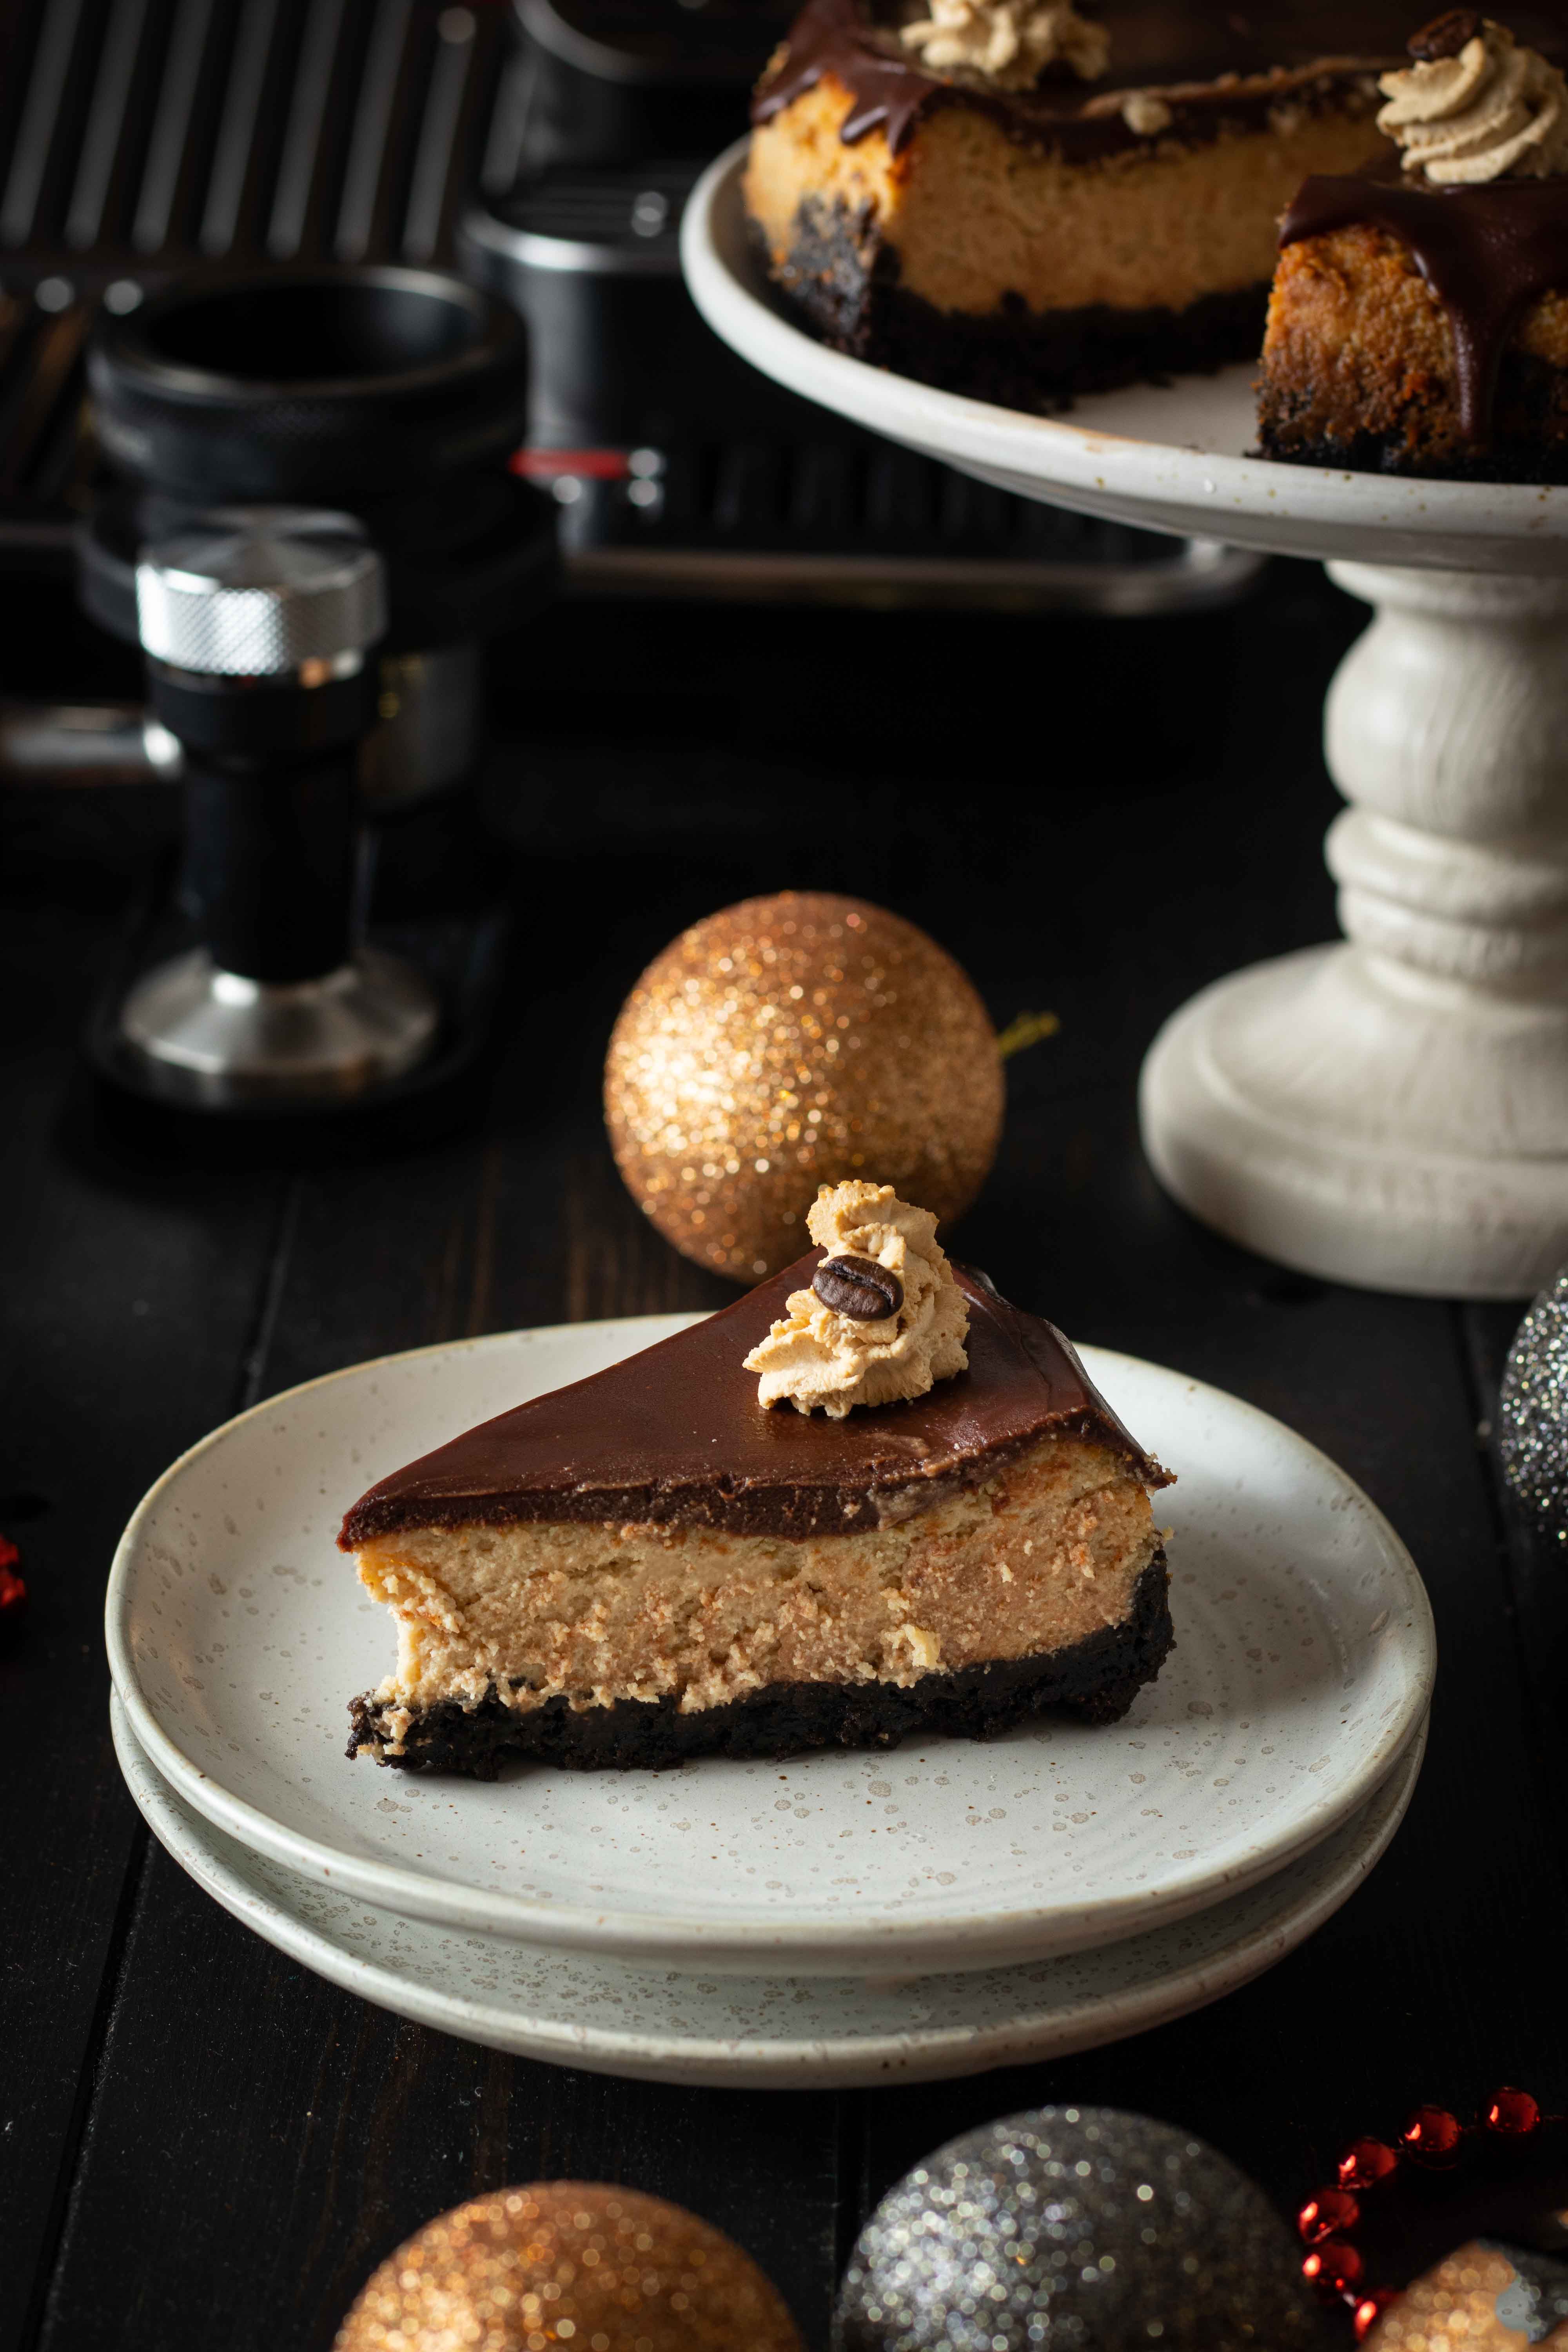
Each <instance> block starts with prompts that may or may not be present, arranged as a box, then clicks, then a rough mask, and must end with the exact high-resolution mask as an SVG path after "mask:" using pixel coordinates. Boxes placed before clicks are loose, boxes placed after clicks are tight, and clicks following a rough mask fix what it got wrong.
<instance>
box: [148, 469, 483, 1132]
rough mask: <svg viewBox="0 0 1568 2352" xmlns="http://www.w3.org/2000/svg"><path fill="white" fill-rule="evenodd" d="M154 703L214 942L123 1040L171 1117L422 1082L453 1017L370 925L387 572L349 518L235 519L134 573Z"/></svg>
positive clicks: (161, 987) (289, 514)
mask: <svg viewBox="0 0 1568 2352" xmlns="http://www.w3.org/2000/svg"><path fill="white" fill-rule="evenodd" d="M136 604H137V618H138V625H139V630H140V635H141V639H142V647H143V649H144V651H145V653H146V656H147V677H148V698H149V701H150V703H151V706H152V709H153V713H154V714H155V716H156V717H157V718H158V719H159V720H160V721H161V722H162V724H163V726H164V727H166V728H167V729H168V730H169V732H170V733H171V734H172V735H174V736H175V737H176V738H177V739H178V740H179V742H180V744H181V746H182V748H183V750H184V773H185V791H186V822H187V825H188V828H189V836H190V838H189V851H190V857H189V866H190V871H191V872H192V874H193V875H194V877H195V883H196V888H197V893H198V896H199V898H200V900H201V905H202V910H203V929H204V931H205V945H204V946H203V947H200V948H197V949H195V950H191V951H189V952H188V953H186V954H184V955H181V956H177V957H175V958H174V961H172V962H169V963H164V964H161V965H159V966H158V967H157V969H156V970H154V971H151V972H149V973H148V974H147V975H146V977H145V978H144V979H142V980H141V981H140V982H137V984H136V985H135V987H134V988H132V991H131V992H130V994H129V995H128V996H127V998H126V1000H125V1003H124V1006H123V1008H122V1011H121V1034H122V1039H123V1041H124V1043H125V1044H127V1045H129V1046H130V1047H131V1048H132V1051H133V1052H134V1054H135V1055H137V1056H138V1058H139V1061H140V1064H141V1067H142V1075H143V1078H144V1081H145V1083H146V1084H147V1086H148V1087H149V1088H150V1090H151V1091H153V1092H154V1093H156V1094H158V1095H160V1096H162V1097H164V1098H165V1099H167V1100H169V1101H172V1102H181V1103H184V1104H186V1105H189V1106H192V1107H195V1108H202V1107H205V1108H212V1109H224V1110H232V1109H238V1108H244V1107H245V1106H247V1104H254V1105H255V1106H256V1107H257V1108H268V1107H271V1108H279V1107H283V1106H286V1105H287V1104H288V1103H289V1102H290V1101H298V1102H300V1104H306V1103H309V1102H311V1101H314V1102H317V1103H319V1104H321V1107H323V1108H324V1107H326V1106H327V1105H328V1104H329V1103H331V1101H332V1100H338V1101H346V1100H348V1099H350V1098H352V1097H356V1096H360V1095H363V1094H364V1093H366V1092H367V1091H369V1090H372V1089H374V1088H375V1087H379V1086H381V1085H384V1084H385V1083H387V1082H388V1081H390V1080H392V1079H394V1078H396V1077H398V1076H401V1075H402V1074H403V1073H404V1072H405V1071H407V1070H410V1069H412V1068H413V1067H414V1066H415V1065H416V1063H417V1062H419V1061H420V1060H421V1059H422V1058H423V1057H424V1055H426V1053H427V1052H428V1051H429V1049H430V1047H431V1045H433V1043H434V1041H435V1037H436V1032H437V1024H438V1019H439V1014H438V1008H437V1003H436V1000H435V997H434V995H433V994H432V992H431V991H430V989H429V987H428V986H427V984H426V981H425V980H424V978H423V976H422V975H421V974H420V973H419V972H417V971H415V970H414V969H413V968H412V967H411V966H410V965H408V964H406V963H405V962H403V961H400V960H399V959H398V958H396V957H394V956H390V955H386V954H384V953H383V952H381V951H380V950H377V949H374V948H369V947H365V946H364V945H363V944H362V943H361V942H360V940H359V938H358V933H359V929H360V904H359V901H360V896H361V893H360V888H359V878H358V877H359V865H360V860H359V811H360V796H359V785H358V778H357V769H356V761H357V753H358V747H359V743H360V740H361V738H362V737H363V735H364V733H365V732H366V730H368V729H369V728H370V727H371V726H372V725H373V724H374V719H375V715H376V692H377V680H376V668H375V665H374V662H372V661H370V660H368V659H367V656H369V655H370V653H371V651H372V649H373V648H374V646H375V645H376V644H377V642H378V641H379V639H380V638H381V637H382V636H383V635H384V632H385V628H386V594H385V584H384V575H383V570H382V563H381V559H380V557H379V556H378V555H377V553H376V551H375V550H374V548H373V547H372V546H371V544H370V542H369V541H368V540H367V539H366V537H365V535H364V533H363V530H362V529H361V527H360V525H359V524H358V523H357V522H355V521H354V520H353V518H352V517H351V516H348V515H343V514H337V513H331V512H326V511H317V510H315V509H309V508H300V507H249V508H246V507H233V508H224V509H218V510H216V511H215V512H214V513H212V514H211V515H207V516H204V517H202V518H200V520H198V521H197V522H196V523H195V524H194V525H193V526H192V527H190V528H189V529H187V530H183V531H182V532H181V533H180V534H179V535H178V536H177V537H174V538H169V539H166V540H163V541H155V542H153V543H152V544H150V545H149V546H147V547H146V548H145V549H144V550H143V551H142V556H141V559H140V561H139V562H138V564H137V569H136Z"/></svg>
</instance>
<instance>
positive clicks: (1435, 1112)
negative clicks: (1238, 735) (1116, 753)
mask: <svg viewBox="0 0 1568 2352" xmlns="http://www.w3.org/2000/svg"><path fill="white" fill-rule="evenodd" d="M746 155H747V147H746V142H740V143H739V144H738V145H737V146H736V147H734V148H733V149H732V150H731V151H730V152H729V153H727V154H726V155H723V156H721V157H720V159H719V160H718V161H717V162H716V163H714V164H713V165H712V166H711V167H710V171H709V172H708V173H707V175H706V177H705V178H704V180H703V181H702V182H701V183H700V184H699V186H698V188H697V190H696V191H695V193H694V195H693V198H692V201H691V204H690V205H689V210H688V212H687V215H686V219H685V224H684V229H683V258H684V266H685V269H686V274H687V282H688V284H689V288H690V289H691V292H692V295H693V297H694V299H695V300H696V302H697V305H698V307H699V309H700V310H701V311H702V313H703V315H704V317H705V318H706V319H707V320H708V322H709V324H710V326H711V327H712V328H713V329H714V331H716V332H717V333H718V334H720V335H721V337H722V338H723V339H724V340H725V341H727V342H729V343H730V344H731V346H732V347H733V348H734V349H735V350H736V351H738V352H740V353H741V354H742V356H743V357H744V358H746V359H748V360H750V361H751V362H752V364H753V365H755V366H757V367H759V368H761V369H762V370H763V372H764V373H767V374H769V375H772V376H773V377H774V378H775V379H776V380H777V381H779V382H780V383H785V384H787V385H788V386H789V387H790V388H791V389H792V390H794V391H795V392H798V393H801V394H804V395H805V396H806V397H807V398H810V399H815V400H817V401H820V402H821V403H822V404H824V405H825V406H826V407H829V408H833V409H837V410H838V411H839V412H840V413H841V414H844V415H853V416H855V417H857V418H858V419H859V420H860V422H861V423H863V424H865V425H869V426H871V427H872V428H873V429H875V430H877V431H879V432H882V433H885V434H886V435H888V436H889V438H890V439H892V440H895V441H899V442H901V443H903V444H904V445H905V446H908V447H910V448H914V449H917V450H920V451H921V452H922V453H924V454H925V455H927V456H930V457H937V458H941V459H942V460H944V461H945V462H946V463H948V464H950V465H953V466H957V467H961V468H962V469H963V470H964V471H966V472H969V473H971V474H973V475H975V476H977V477H978V478H981V479H982V480H985V481H989V482H994V483H997V484H999V485H1000V486H1002V487H1004V488H1007V489H1009V490H1012V491H1015V492H1016V493H1017V494H1019V495H1020V496H1023V497H1031V498H1037V499H1044V500H1045V501H1046V502H1047V503H1048V504H1054V505H1058V506H1064V507H1068V508H1072V509H1077V510H1079V511H1080V512H1084V513H1089V514H1096V515H1101V516H1106V517H1110V518H1111V519H1114V520H1120V521H1124V522H1128V523H1133V524H1137V525H1141V526H1142V527H1143V528H1145V529H1149V530H1166V531H1173V532H1179V533H1182V534H1184V535H1186V536H1191V537H1197V538H1208V539H1223V540H1225V541H1228V542H1229V543H1231V544H1233V545H1236V546H1240V547H1247V548H1255V549H1259V550H1264V551H1272V552H1277V553H1280V554H1290V555H1301V556H1316V557H1321V558H1322V559H1324V560H1325V561H1326V562H1327V563H1328V565H1329V570H1330V573H1331V577H1332V578H1333V579H1334V580H1335V581H1336V582H1337V583H1338V584H1339V585H1340V586H1341V587H1342V588H1344V589H1346V590H1347V591H1348V592H1349V593H1351V594H1352V595H1354V596H1358V597H1360V598H1362V599H1363V600H1364V601H1365V602H1366V603H1367V604H1370V605H1371V606H1372V607H1373V621H1372V624H1371V626H1370V627H1369V628H1368V629H1367V631H1366V633H1365V634H1364V635H1363V637H1362V638H1361V639H1360V641H1359V642H1358V643H1357V644H1356V645H1355V646H1353V647H1352V650H1351V652H1350V654H1349V655H1348V656H1346V658H1345V660H1344V662H1343V664H1342V667H1341V668H1340V671H1339V673H1338V675H1337V677H1335V679H1334V681H1333V683H1332V686H1331V689H1330V693H1329V697H1328V702H1327V706H1326V710H1325V739H1326V746H1327V756H1328V762H1329V767H1330V770H1331V773H1332V775H1333V777H1334V780H1335V782H1336V783H1337V784H1338V785H1339V787H1340V789H1341V791H1342V793H1344V796H1345V798H1346V801H1347V802H1348V803H1349V806H1348V807H1347V808H1346V810H1345V811H1344V812H1343V814H1341V815H1340V816H1339V817H1338V818H1337V819H1336V820H1335V823H1334V824H1333V825H1332V826H1331V830H1330V833H1329V835H1328V841H1327V850H1326V854H1327V857H1328V862H1329V865H1330V867H1331V871H1332V873H1333V875H1334V877H1335V878H1336V880H1337V881H1338V883H1339V885H1340V901H1339V905H1340V918H1341V921H1342V926H1343V929H1344V933H1345V937H1344V938H1343V939H1342V940H1341V941H1340V942H1339V943H1337V944H1335V945H1332V946H1326V947H1322V948H1316V949H1312V950H1308V951H1306V952H1304V953H1298V954H1293V955H1289V956H1283V957H1280V958H1278V959H1276V960H1274V961H1270V962H1267V963H1263V964H1260V965H1258V966H1256V967H1254V968H1253V969H1252V970H1250V971H1244V972H1240V973H1237V974H1235V975H1234V976H1232V977H1231V978H1229V979H1226V980H1223V981H1221V982H1217V983H1216V984H1215V985H1214V986H1212V987H1210V988H1208V989H1205V991H1204V992H1202V993H1201V994H1200V995H1199V996H1197V997H1195V998H1194V1000H1193V1001H1192V1002H1191V1003H1189V1004H1187V1005H1185V1006H1184V1008H1183V1009H1182V1010H1181V1011H1180V1012H1178V1013H1176V1014H1175V1015H1174V1016H1173V1018H1172V1019H1171V1020H1170V1021H1169V1022H1168V1023H1167V1024H1166V1025H1165V1026H1164V1028H1163V1030H1162V1031H1161V1033H1160V1034H1159V1035H1158V1037H1157V1038H1156V1039H1155V1041H1154V1043H1153V1045H1152V1049H1151V1051H1150V1054H1149V1055H1148V1058H1147V1060H1146V1062H1145V1065H1144V1069H1143V1076H1142V1092H1141V1109H1142V1133H1143V1139H1144V1144H1145V1148H1146V1149H1147V1150H1148V1153H1149V1156H1150V1158H1151V1160H1152V1162H1153V1165H1154V1167H1155V1170H1156V1171H1157V1172H1158V1173H1159V1175H1160V1177H1161V1179H1162V1180H1163V1182H1164V1183H1165V1185H1166V1186H1167V1188H1168V1189H1169V1190H1170V1191H1171V1192H1173V1193H1174V1195H1175V1196H1176V1198H1177V1199H1178V1200H1180V1201H1181V1202H1184V1204H1185V1206H1187V1207H1188V1208H1189V1209H1191V1210H1192V1211H1193V1212H1194V1213H1195V1214H1196V1215H1198V1216H1200V1217H1202V1218H1203V1219H1205V1221H1206V1222H1207V1223H1210V1224H1212V1225H1214V1226H1215V1227H1217V1228H1218V1229H1219V1230H1220V1231H1221V1232H1223V1233H1225V1234H1228V1235H1229V1236H1230V1237H1231V1238H1232V1239H1234V1240H1236V1241H1237V1242H1240V1243H1242V1244H1245V1245H1247V1246H1248V1247H1250V1248H1253V1249H1256V1250H1258V1251H1260V1252H1261V1253H1262V1254H1264V1255H1267V1256H1269V1257H1273V1258H1275V1259H1277V1260H1279V1261H1280V1262H1282V1263H1284V1264H1285V1265H1291V1266H1295V1267H1299V1268H1300V1269H1302V1270H1304V1271H1306V1272H1309V1273H1312V1274H1317V1275H1321V1276H1328V1277H1330V1278H1331V1279H1337V1280H1342V1281H1348V1282H1353V1283H1361V1284H1364V1285H1367V1286H1372V1287H1375V1288H1378V1289H1393V1290H1403V1291H1407V1292H1413V1293H1423V1294H1427V1295H1436V1296H1449V1297H1468V1298H1493V1297H1496V1298H1504V1297H1522V1296H1524V1295H1526V1294H1528V1293H1529V1292H1531V1291H1532V1290H1533V1289H1535V1288H1537V1287H1538V1286H1541V1285H1542V1284H1543V1283H1544V1282H1545V1281H1546V1280H1547V1279H1548V1277H1549V1276H1551V1275H1552V1274H1553V1273H1554V1272H1555V1270H1556V1269H1557V1267H1558V1266H1560V1265H1561V1264H1562V1263H1563V1259H1564V1258H1565V1257H1568V661H1565V659H1564V654H1565V652H1568V642H1565V639H1568V487H1557V486H1552V485H1551V484H1550V483H1546V484H1542V483H1540V482H1532V481H1525V480H1520V479H1518V478H1515V479H1511V480H1509V479H1505V480H1500V481H1489V480H1479V479H1449V478H1430V477H1426V476H1421V475H1399V474H1384V473H1376V474H1374V473H1369V472H1365V471H1358V470H1355V469H1354V468H1353V467H1350V466H1346V465H1344V464H1339V465H1332V466H1331V465H1325V464H1319V463H1302V464H1287V465H1282V464H1279V463H1270V462H1268V461H1266V460H1264V459H1262V458H1260V457H1253V456H1247V455H1245V454H1243V453H1244V452H1247V451H1249V450H1251V449H1253V448H1255V446H1257V442H1258V416H1257V411H1256V406H1255V399H1254V391H1253V385H1254V380H1255V377H1256V374H1257V368H1256V364H1255V363H1254V364H1244V365H1239V366H1232V367H1230V368H1228V369H1225V370H1222V371H1221V372H1219V373H1215V374H1212V375H1203V376H1194V375H1187V376H1178V377H1176V378H1175V379H1174V380H1173V381H1171V382H1169V383H1166V384H1163V385H1132V386H1128V387H1126V388H1124V389H1121V390H1118V391H1112V392H1106V393H1098V394H1096V393H1091V394H1085V395H1083V396H1081V397H1080V398H1079V401H1078V403H1077V405H1076V406H1075V407H1073V408H1072V409H1071V410H1069V411H1068V413H1067V414H1066V415H1059V416H1043V415H1030V414H1026V413H1025V412H1023V411H1021V410H1013V409H1007V408H1003V407H1000V406H996V405H994V404H990V403H988V402H985V401H981V400H976V399H972V398H968V397H965V396H963V394H958V393H955V392H952V391H947V390H942V389H939V388H936V387H934V386H931V385H929V384H926V383H917V382H913V381H911V380H910V378H909V377H907V376H903V375H898V374H894V373H890V372H889V371H888V370H886V369H884V368H880V367H877V366H872V365H868V363H867V362H864V361H862V360H858V359H856V358H854V357H851V356H848V355H847V354H846V353H845V352H839V351H834V350H831V349H827V348H825V347H824V345H823V343H822V342H821V341H817V340H816V339H814V337H813V336H812V335H811V334H810V333H808V332H807V331H805V330H804V329H803V328H802V327H801V326H800V325H797V324H796V323H795V321H794V320H793V319H791V318H790V317H788V316H786V315H784V313H783V312H782V310H781V308H780V306H779V304H778V303H777V301H776V299H774V298H773V293H772V291H771V289H770V288H769V285H768V282H767V278H766V276H765V273H764V270H763V266H762V264H761V262H760V261H759V259H758V257H757V256H756V253H755V250H754V247H753V245H752V242H751V241H750V240H749V236H748V227H747V222H746V217H745V207H744V203H743V196H742V177H743V174H744V172H745V167H746ZM1432 201H1434V202H1440V201H1446V199H1440V198H1433V199H1432ZM1565 274H1568V273H1565Z"/></svg>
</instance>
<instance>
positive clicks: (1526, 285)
mask: <svg viewBox="0 0 1568 2352" xmlns="http://www.w3.org/2000/svg"><path fill="white" fill-rule="evenodd" d="M1389 155H1390V159H1391V160H1390V161H1389V162H1388V163H1387V164H1386V166H1385V167H1384V169H1383V170H1381V171H1379V172H1376V173H1351V174H1343V175H1335V176H1330V175H1323V176H1318V177H1313V178H1310V179H1308V180H1307V181H1306V182H1305V184H1303V186H1302V187H1301V188H1300V190H1299V191H1298V193H1297V194H1296V196H1295V198H1294V200H1293V202H1292V204H1291V205H1290V206H1289V210H1288V212H1287V213H1286V215H1285V218H1284V220H1283V222H1282V224H1281V227H1280V232H1279V243H1280V251H1279V264H1278V268H1277V269H1276V272H1275V278H1274V285H1273V290H1272V293H1271V295H1270V298H1269V306H1268V328H1267V332H1266V334H1265V338H1264V345H1263V358H1262V365H1261V369H1260V372H1259V376H1258V447H1259V453H1260V455H1262V456H1263V457H1270V458H1273V459H1274V460H1276V461H1277V462H1279V463H1283V464H1288V465H1308V466H1332V467H1342V468H1343V469H1344V470H1345V471H1347V472H1354V473H1385V474H1409V475H1418V476H1425V477H1427V478H1436V479H1441V480H1451V481H1488V482H1530V483H1543V484H1545V483H1563V482H1568V178H1553V179H1547V180H1539V181H1500V182H1496V183H1492V184H1481V185H1477V186H1473V187H1463V188H1447V189H1443V190H1440V191H1439V190H1436V189H1426V188H1423V187H1421V186H1418V185H1412V184H1410V183H1409V182H1408V181H1407V180H1402V179H1401V176H1400V173H1399V171H1398V167H1397V163H1396V161H1394V160H1393V150H1392V149H1390V151H1389Z"/></svg>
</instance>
